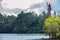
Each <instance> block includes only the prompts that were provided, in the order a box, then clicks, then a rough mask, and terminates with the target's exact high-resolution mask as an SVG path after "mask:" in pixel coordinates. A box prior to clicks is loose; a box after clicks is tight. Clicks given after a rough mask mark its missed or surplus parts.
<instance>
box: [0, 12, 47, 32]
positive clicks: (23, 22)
mask: <svg viewBox="0 0 60 40" xmlns="http://www.w3.org/2000/svg"><path fill="white" fill-rule="evenodd" d="M46 17H47V15H46V13H45V12H44V11H43V12H42V13H41V15H39V16H37V14H35V13H34V12H28V13H24V12H23V11H22V12H21V13H20V14H19V15H18V16H17V17H15V16H13V15H12V16H6V15H4V16H3V15H1V14H0V33H43V31H42V30H43V25H44V21H45V19H46Z"/></svg>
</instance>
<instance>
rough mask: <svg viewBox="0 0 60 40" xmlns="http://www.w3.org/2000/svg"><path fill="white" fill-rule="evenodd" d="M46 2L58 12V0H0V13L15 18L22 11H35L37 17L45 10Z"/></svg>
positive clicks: (59, 8) (59, 2)
mask: <svg viewBox="0 0 60 40" xmlns="http://www.w3.org/2000/svg"><path fill="white" fill-rule="evenodd" d="M47 2H48V3H50V4H51V6H52V10H60V5H59V4H60V0H0V12H1V13H2V14H3V15H4V14H6V15H15V16H17V15H18V14H19V13H20V11H22V10H23V11H25V12H29V11H35V12H36V14H37V15H39V14H40V13H41V12H42V11H44V10H47Z"/></svg>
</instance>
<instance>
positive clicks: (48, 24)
mask: <svg viewBox="0 0 60 40" xmlns="http://www.w3.org/2000/svg"><path fill="white" fill-rule="evenodd" d="M44 23H45V24H44V31H45V32H46V33H47V34H49V36H50V37H52V38H55V37H58V36H60V17H57V18H55V17H49V18H47V19H46V20H45V22H44Z"/></svg>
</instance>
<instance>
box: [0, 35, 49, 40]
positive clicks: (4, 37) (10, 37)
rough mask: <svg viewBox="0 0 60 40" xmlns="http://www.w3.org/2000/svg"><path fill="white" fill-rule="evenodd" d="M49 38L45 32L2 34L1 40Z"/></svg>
mask: <svg viewBox="0 0 60 40" xmlns="http://www.w3.org/2000/svg"><path fill="white" fill-rule="evenodd" d="M42 38H49V36H48V35H44V34H0V40H34V39H42Z"/></svg>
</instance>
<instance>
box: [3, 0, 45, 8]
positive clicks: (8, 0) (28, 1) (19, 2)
mask: <svg viewBox="0 0 60 40" xmlns="http://www.w3.org/2000/svg"><path fill="white" fill-rule="evenodd" d="M43 1H44V0H3V1H2V6H3V7H6V8H10V9H13V8H20V9H27V8H29V7H30V6H31V5H32V4H37V3H42V2H43Z"/></svg>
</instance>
